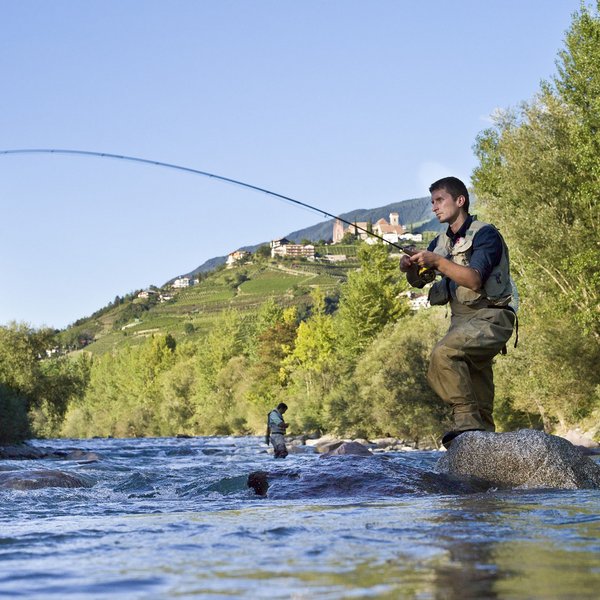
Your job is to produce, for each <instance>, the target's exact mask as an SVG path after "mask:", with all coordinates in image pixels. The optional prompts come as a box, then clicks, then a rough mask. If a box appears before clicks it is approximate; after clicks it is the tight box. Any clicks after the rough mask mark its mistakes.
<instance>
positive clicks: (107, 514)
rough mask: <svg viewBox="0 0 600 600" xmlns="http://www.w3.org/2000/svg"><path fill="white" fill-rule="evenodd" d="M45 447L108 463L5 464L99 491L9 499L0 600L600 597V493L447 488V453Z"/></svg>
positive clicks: (192, 443) (1, 537) (103, 443)
mask: <svg viewBox="0 0 600 600" xmlns="http://www.w3.org/2000/svg"><path fill="white" fill-rule="evenodd" d="M44 445H47V446H51V447H53V448H67V447H79V448H85V449H87V450H90V451H94V452H97V453H98V454H99V455H100V460H99V461H97V462H92V463H79V462H76V461H59V460H51V461H18V462H17V461H1V462H0V468H1V469H2V470H8V469H20V470H23V469H27V468H29V469H36V470H39V469H42V468H47V469H59V470H62V471H65V472H68V473H70V474H75V475H78V476H82V477H85V478H86V479H87V480H88V481H89V482H91V483H92V484H93V485H92V487H90V488H77V489H65V488H45V489H38V490H29V491H20V490H13V489H2V490H0V502H1V506H2V508H1V510H0V597H7V598H19V597H21V598H28V599H29V598H40V599H41V598H86V599H87V598H90V599H91V598H94V599H96V598H98V599H102V598H123V599H131V598H134V599H135V598H227V597H229V598H252V599H254V598H269V599H273V598H294V599H298V598H324V599H338V598H419V599H427V598H434V599H437V598H439V599H454V598H457V599H458V598H461V599H462V598H540V599H546V598H590V599H591V598H598V597H599V595H600V594H599V592H598V590H600V514H599V513H600V510H599V509H600V491H598V490H579V491H573V490H568V491H556V490H552V491H549V490H511V491H506V490H504V491H497V490H487V491H481V490H470V491H469V490H465V488H464V487H461V486H459V485H456V487H453V484H452V482H446V483H444V485H446V486H447V489H444V488H443V487H440V485H439V481H437V479H436V476H433V475H432V474H431V471H432V470H433V467H434V465H435V462H436V460H437V459H438V458H439V456H440V453H437V452H411V453H386V454H385V455H377V456H375V457H373V458H360V459H357V458H355V457H337V458H336V459H335V462H329V461H330V460H331V459H329V461H327V460H321V459H319V457H318V456H314V455H290V456H289V457H288V459H286V461H274V460H273V458H272V457H271V456H270V455H268V454H266V452H265V446H264V445H262V444H261V439H260V438H230V437H220V438H193V439H143V440H85V441H75V440H68V441H66V440H61V441H59V440H55V441H46V442H44ZM255 470H265V471H268V472H270V473H272V474H273V475H274V478H273V481H274V483H273V485H272V487H271V489H270V490H269V493H268V494H267V497H265V498H261V497H258V496H256V495H255V494H254V493H253V491H252V490H249V489H248V488H247V486H246V477H247V475H248V473H249V472H251V471H255ZM316 480H317V481H320V485H319V486H317V485H315V481H316ZM432 490H433V491H432Z"/></svg>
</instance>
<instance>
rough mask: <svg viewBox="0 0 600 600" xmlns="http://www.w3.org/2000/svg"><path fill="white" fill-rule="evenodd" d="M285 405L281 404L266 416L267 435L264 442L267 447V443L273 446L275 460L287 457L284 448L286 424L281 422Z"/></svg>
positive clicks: (285, 408)
mask: <svg viewBox="0 0 600 600" xmlns="http://www.w3.org/2000/svg"><path fill="white" fill-rule="evenodd" d="M287 408H288V407H287V404H285V403H284V402H281V403H279V404H278V405H277V408H274V409H273V410H272V411H271V412H270V413H269V414H268V416H267V435H266V437H265V442H266V443H267V445H269V441H270V442H271V444H273V449H274V450H275V458H285V457H286V456H287V455H288V451H287V448H286V447H285V438H284V437H283V436H284V435H285V430H286V429H287V423H286V422H285V421H284V420H283V413H284V412H285V411H286V410H287Z"/></svg>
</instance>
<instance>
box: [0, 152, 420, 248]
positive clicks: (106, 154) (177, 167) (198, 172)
mask: <svg viewBox="0 0 600 600" xmlns="http://www.w3.org/2000/svg"><path fill="white" fill-rule="evenodd" d="M1 154H70V155H76V156H87V157H93V158H112V159H115V160H125V161H130V162H137V163H142V164H145V165H150V166H153V167H164V168H167V169H174V170H176V171H183V172H185V173H192V174H194V175H202V176H203V177H210V178H212V179H217V180H219V181H224V182H226V183H231V184H233V185H238V186H241V187H244V188H247V189H250V190H254V191H256V192H261V193H263V194H267V195H269V196H273V197H274V198H277V199H279V200H283V201H285V202H290V203H292V204H296V205H298V206H303V207H304V208H308V209H309V210H312V211H313V212H316V213H319V214H320V215H323V216H324V217H330V218H332V219H337V220H338V221H341V222H342V223H344V224H346V225H349V226H350V227H354V228H355V230H359V231H362V232H363V233H366V234H367V235H370V236H372V237H374V238H377V239H379V240H381V241H383V242H386V243H387V244H389V245H390V246H394V248H397V249H398V250H401V251H402V252H404V253H405V254H408V256H412V255H413V254H415V253H416V252H417V250H416V249H415V247H414V246H400V245H399V244H395V243H394V242H390V241H389V240H386V239H385V238H384V237H383V236H380V235H377V234H376V233H374V232H373V231H369V230H368V229H366V228H364V227H361V226H360V225H358V224H357V223H352V222H351V221H347V220H346V219H343V218H342V217H338V216H336V215H333V214H331V213H329V212H327V211H326V210H323V209H322V208H318V207H316V206H311V205H310V204H307V203H306V202H301V201H300V200H295V199H294V198H290V197H289V196H284V195H283V194H278V193H277V192H273V191H271V190H267V189H266V188H263V187H259V186H257V185H252V184H251V183H246V182H244V181H239V180H237V179H232V178H231V177H224V176H223V175H216V174H215V173H209V172H208V171H201V170H199V169H193V168H191V167H184V166H181V165H176V164H173V163H167V162H162V161H160V160H151V159H148V158H139V157H137V156H126V155H125V154H112V153H110V152H95V151H92V150H65V149H57V148H27V149H18V150H0V155H1Z"/></svg>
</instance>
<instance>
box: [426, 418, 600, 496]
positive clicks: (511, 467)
mask: <svg viewBox="0 0 600 600" xmlns="http://www.w3.org/2000/svg"><path fill="white" fill-rule="evenodd" d="M436 470H437V471H438V472H440V473H446V474H449V475H454V476H466V477H470V478H476V479H479V480H482V481H486V482H488V483H490V484H492V485H494V486H497V487H509V488H510V487H526V488H558V489H582V488H600V466H599V465H597V464H596V463H595V462H594V461H593V460H592V459H590V458H589V457H588V456H586V455H585V454H584V453H583V452H582V451H581V450H580V449H579V448H577V447H576V446H574V445H573V444H571V443H570V442H568V441H567V440H565V439H563V438H560V437H557V436H554V435H549V434H547V433H544V432H542V431H534V430H532V429H522V430H520V431H515V432H510V433H490V432H486V431H468V432H465V433H463V434H461V435H460V436H458V437H457V438H456V439H455V440H454V441H453V442H452V445H451V446H450V449H449V450H448V452H447V453H446V454H445V455H444V456H443V457H442V458H441V459H440V460H439V461H438V463H437V465H436Z"/></svg>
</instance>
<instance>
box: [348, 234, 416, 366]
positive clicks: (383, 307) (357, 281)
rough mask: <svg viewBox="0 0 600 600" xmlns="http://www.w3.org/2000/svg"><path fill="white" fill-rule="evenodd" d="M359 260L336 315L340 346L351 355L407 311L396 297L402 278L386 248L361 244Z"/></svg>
mask: <svg viewBox="0 0 600 600" xmlns="http://www.w3.org/2000/svg"><path fill="white" fill-rule="evenodd" d="M358 259H359V261H360V269H359V270H358V271H354V272H353V273H350V275H349V276H348V281H347V282H346V284H345V285H344V287H343V290H342V295H341V298H340V308H339V315H338V316H337V320H338V323H337V329H338V332H339V335H340V346H341V347H342V348H343V349H345V350H347V351H348V352H349V353H350V354H351V355H354V356H356V355H358V354H359V353H360V352H361V351H363V350H364V349H365V347H366V346H367V345H368V344H369V342H370V341H371V340H372V339H373V338H374V337H375V336H376V335H377V334H378V333H379V332H380V331H381V330H382V329H383V328H384V327H385V326H386V325H387V324H388V323H390V322H391V321H394V320H396V319H398V318H399V317H401V316H402V315H405V314H407V313H408V311H409V307H408V304H407V303H406V302H405V301H404V300H403V299H401V298H400V297H399V294H400V292H401V291H402V290H403V289H404V288H405V283H404V278H401V277H399V276H398V263H397V262H395V261H392V260H390V258H389V254H388V251H387V248H386V247H385V246H383V245H382V244H375V245H373V246H369V245H367V244H363V245H361V246H360V248H359V251H358Z"/></svg>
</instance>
